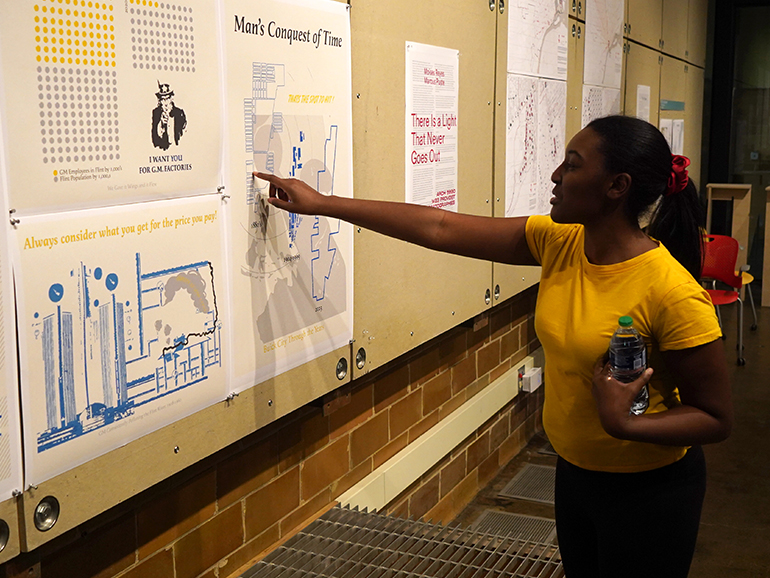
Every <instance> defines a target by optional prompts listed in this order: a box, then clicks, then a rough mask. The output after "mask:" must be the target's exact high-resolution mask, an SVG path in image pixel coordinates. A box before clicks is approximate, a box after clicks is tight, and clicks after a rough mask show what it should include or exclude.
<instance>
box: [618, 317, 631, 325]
mask: <svg viewBox="0 0 770 578" xmlns="http://www.w3.org/2000/svg"><path fill="white" fill-rule="evenodd" d="M633 324H634V320H633V319H631V317H630V316H628V315H624V316H623V317H621V318H620V319H618V325H620V326H621V327H631V326H632V325H633Z"/></svg>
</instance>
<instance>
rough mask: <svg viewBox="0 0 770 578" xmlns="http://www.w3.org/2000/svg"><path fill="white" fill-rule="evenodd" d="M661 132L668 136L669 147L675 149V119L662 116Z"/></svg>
mask: <svg viewBox="0 0 770 578" xmlns="http://www.w3.org/2000/svg"><path fill="white" fill-rule="evenodd" d="M660 132H661V133H662V134H663V136H664V137H665V138H666V142H667V143H668V146H669V148H670V149H671V150H672V152H673V149H674V141H673V132H674V121H673V120H672V119H670V118H662V119H660Z"/></svg>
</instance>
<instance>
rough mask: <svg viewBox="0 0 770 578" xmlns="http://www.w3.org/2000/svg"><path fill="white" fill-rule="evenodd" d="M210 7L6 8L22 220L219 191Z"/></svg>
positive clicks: (14, 175) (191, 3)
mask: <svg viewBox="0 0 770 578" xmlns="http://www.w3.org/2000/svg"><path fill="white" fill-rule="evenodd" d="M215 7H216V4H215V3H214V2H210V1H209V0H173V1H172V2H157V1H150V0H121V1H120V2H115V1H114V0H112V1H110V2H98V1H91V0H89V1H86V0H66V1H62V0H18V1H14V2H2V3H0V112H1V113H2V115H3V117H4V118H5V119H7V122H6V125H5V132H4V135H3V138H4V139H5V140H6V142H7V146H6V156H7V160H8V162H7V166H8V167H9V171H8V191H9V192H8V197H9V204H10V208H12V209H16V211H17V212H18V214H35V213H45V212H51V211H55V210H69V209H73V208H85V207H97V206H107V205H115V204H121V203H125V202H129V201H141V200H148V199H159V198H164V197H174V196H183V195H192V194H198V193H204V192H212V191H215V190H216V187H217V185H219V184H221V164H222V162H221V154H220V150H221V142H222V122H221V118H222V116H221V98H220V92H221V90H220V86H221V70H220V66H219V53H220V52H219V41H218V36H217V31H218V27H217V11H216V8H215Z"/></svg>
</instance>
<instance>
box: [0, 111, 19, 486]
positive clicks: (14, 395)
mask: <svg viewBox="0 0 770 578" xmlns="http://www.w3.org/2000/svg"><path fill="white" fill-rule="evenodd" d="M2 127H3V119H2V118H0V132H2ZM2 149H3V145H2V142H1V141H0V214H1V215H8V204H7V201H6V194H5V193H6V190H5V176H6V171H5V165H4V163H3V161H2ZM9 228H10V225H9V222H8V221H4V222H3V223H2V227H1V228H0V501H3V500H7V499H9V498H11V497H12V496H13V493H14V491H17V490H23V489H24V488H23V478H22V473H23V469H22V461H21V453H22V451H21V427H20V420H19V371H18V365H17V361H16V359H17V358H16V314H15V313H16V312H15V308H14V295H13V270H12V267H11V254H10V246H9V241H8V239H9V237H8V233H9Z"/></svg>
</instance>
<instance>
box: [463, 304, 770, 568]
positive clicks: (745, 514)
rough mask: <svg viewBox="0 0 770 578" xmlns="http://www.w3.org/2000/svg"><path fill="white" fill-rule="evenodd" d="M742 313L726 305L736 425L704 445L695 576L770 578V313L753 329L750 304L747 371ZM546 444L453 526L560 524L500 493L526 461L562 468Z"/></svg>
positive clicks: (522, 456) (543, 509) (532, 446)
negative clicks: (508, 521)
mask: <svg viewBox="0 0 770 578" xmlns="http://www.w3.org/2000/svg"><path fill="white" fill-rule="evenodd" d="M736 310H737V307H735V306H730V307H723V308H722V314H723V322H724V324H725V329H726V331H725V332H726V334H727V339H726V340H725V341H724V346H725V351H726V353H727V356H728V362H729V368H730V374H731V375H730V376H731V383H732V391H733V404H734V406H735V425H734V427H733V432H732V435H731V436H730V438H729V439H728V440H727V441H725V442H722V443H721V444H714V445H708V446H705V447H704V452H705V454H706V462H707V465H708V489H707V492H706V501H705V504H704V508H703V515H702V518H701V528H700V534H699V536H698V545H697V547H696V551H695V558H694V560H693V564H692V567H691V570H690V576H691V577H692V578H727V577H729V578H763V577H764V578H770V426H769V425H768V424H769V423H770V309H768V308H765V309H764V310H758V312H757V313H758V315H759V327H758V329H757V331H751V330H750V329H749V327H750V325H751V324H752V316H751V310H750V308H749V307H748V306H747V307H746V311H745V321H744V347H745V351H744V357H745V359H746V365H745V366H743V367H739V366H738V365H737V364H736V363H735V360H736V359H737V355H736V346H737V339H736V337H737V336H736ZM545 443H546V439H545V437H542V436H536V437H535V438H533V439H532V440H531V441H530V443H529V444H528V445H527V447H525V448H524V450H522V452H520V453H519V455H518V456H516V457H515V458H514V459H513V460H511V462H510V463H509V464H508V465H507V466H506V467H505V468H503V470H502V471H501V472H500V474H498V476H497V477H496V478H495V479H494V480H492V482H490V484H489V485H488V486H487V487H486V488H484V489H483V490H482V491H481V492H479V494H478V495H477V496H476V498H475V499H474V500H473V502H472V503H471V504H469V505H468V506H467V507H466V508H465V509H464V510H463V511H462V512H461V513H460V515H459V516H458V517H457V518H456V519H455V520H454V521H453V524H457V523H459V524H461V525H463V526H470V525H472V524H473V523H474V522H475V521H476V520H477V519H478V517H479V516H480V515H481V514H482V513H483V512H484V510H486V509H494V510H499V511H507V512H515V513H519V514H526V515H530V516H540V517H546V518H551V519H552V518H553V506H551V505H548V504H542V503H537V502H528V501H524V500H516V499H502V498H499V497H498V496H497V494H498V493H499V492H500V490H501V489H502V488H503V487H504V486H505V485H506V484H507V483H508V482H509V481H510V480H511V479H512V478H513V477H514V476H515V475H516V473H517V472H518V471H519V470H520V469H521V468H522V466H523V464H525V463H532V464H541V465H555V464H556V458H555V457H553V456H549V455H547V454H543V453H541V451H540V450H541V449H542V448H543V446H544V444H545Z"/></svg>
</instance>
